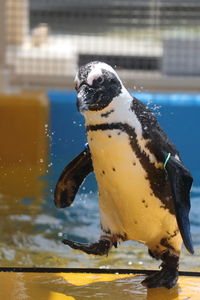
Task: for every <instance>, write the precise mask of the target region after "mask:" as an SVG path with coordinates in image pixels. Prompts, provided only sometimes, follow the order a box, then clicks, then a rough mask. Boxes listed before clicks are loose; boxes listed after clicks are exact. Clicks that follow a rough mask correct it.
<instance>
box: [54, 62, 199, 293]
mask: <svg viewBox="0 0 200 300" xmlns="http://www.w3.org/2000/svg"><path fill="white" fill-rule="evenodd" d="M75 89H76V91H77V108H78V110H79V112H80V113H81V114H83V116H84V118H85V127H86V133H87V140H88V146H87V147H86V148H84V149H83V150H82V152H81V153H80V154H79V155H78V156H77V157H75V158H74V159H73V160H72V162H70V163H69V165H68V166H67V167H66V168H65V169H64V171H63V172H62V174H61V176H60V178H59V180H58V182H57V184H56V188H55V198H54V201H55V204H56V206H57V207H59V208H64V207H67V206H70V205H71V204H72V203H73V201H74V198H75V195H76V193H77V191H78V189H79V187H80V186H81V184H82V182H83V181H84V179H85V177H86V176H87V175H88V174H89V173H91V172H94V173H95V177H96V180H97V184H98V192H99V210H100V226H101V233H100V237H99V240H98V241H97V242H95V243H86V244H84V243H78V242H75V241H71V240H68V239H64V240H63V243H64V244H65V245H68V246H70V247H71V248H73V249H77V250H82V251H83V252H85V253H87V254H94V255H107V254H108V252H109V251H110V249H111V248H112V247H113V246H114V247H117V245H118V243H119V242H123V241H127V240H133V241H138V242H140V243H142V244H144V245H146V246H147V247H148V251H149V254H150V255H151V256H152V257H153V258H155V259H157V260H161V261H162V263H161V266H160V270H159V271H155V272H154V273H153V274H151V275H149V276H148V277H146V278H145V280H144V281H143V282H142V284H143V285H145V286H146V287H148V288H157V287H165V288H168V289H170V288H173V287H174V286H175V285H176V284H177V280H178V267H179V257H180V252H181V247H182V242H183V243H184V245H185V247H186V249H187V250H188V251H189V252H190V253H191V254H193V253H194V249H193V244H192V239H191V233H190V222H189V211H190V189H191V186H192V182H193V178H192V176H191V174H190V172H189V171H188V170H187V169H186V167H185V166H184V165H183V162H182V160H181V158H180V155H179V152H178V151H177V150H176V148H175V146H174V144H173V143H172V142H171V141H170V140H169V138H168V137H167V135H166V133H165V132H164V131H163V130H162V128H161V127H160V125H159V123H158V121H157V120H156V118H155V116H154V114H153V113H152V112H151V110H150V109H148V108H147V107H146V106H145V105H144V104H143V103H142V102H141V101H139V100H138V99H136V98H135V97H133V96H132V95H131V94H130V93H129V92H128V90H127V89H126V88H125V86H124V85H123V83H122V81H121V79H120V78H119V76H118V74H117V73H116V72H115V70H114V69H113V68H112V67H111V66H110V65H108V64H106V63H104V62H99V61H93V62H90V63H88V64H86V65H84V66H82V67H80V69H79V71H78V73H77V75H76V77H75Z"/></svg>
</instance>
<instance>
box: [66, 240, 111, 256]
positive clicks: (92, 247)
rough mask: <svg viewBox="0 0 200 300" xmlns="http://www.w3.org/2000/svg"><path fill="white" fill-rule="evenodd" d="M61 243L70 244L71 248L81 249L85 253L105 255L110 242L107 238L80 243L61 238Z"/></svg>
mask: <svg viewBox="0 0 200 300" xmlns="http://www.w3.org/2000/svg"><path fill="white" fill-rule="evenodd" d="M62 242H63V244H65V245H68V246H70V247H71V248H72V249H76V250H81V251H83V252H85V253H87V254H94V255H106V254H108V252H109V250H110V248H111V247H112V243H111V242H110V241H108V240H99V241H98V242H96V243H91V244H82V243H77V242H74V241H70V240H67V239H65V240H63V241H62Z"/></svg>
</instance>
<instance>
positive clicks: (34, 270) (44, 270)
mask: <svg viewBox="0 0 200 300" xmlns="http://www.w3.org/2000/svg"><path fill="white" fill-rule="evenodd" d="M155 271H156V270H139V269H98V268H37V267H35V268H34V267H33V268H23V267H22V268H21V267H2V268H0V272H14V273H22V272H24V273H91V274H133V275H134V274H139V275H149V274H152V273H153V272H155ZM179 275H180V276H193V277H200V272H192V271H179Z"/></svg>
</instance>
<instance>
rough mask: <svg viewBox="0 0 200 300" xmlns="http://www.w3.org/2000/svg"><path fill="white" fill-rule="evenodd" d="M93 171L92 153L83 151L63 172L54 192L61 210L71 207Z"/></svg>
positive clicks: (55, 201)
mask: <svg viewBox="0 0 200 300" xmlns="http://www.w3.org/2000/svg"><path fill="white" fill-rule="evenodd" d="M92 171H93V166H92V159H91V154H90V151H86V150H83V151H82V152H81V153H80V154H79V155H77V156H76V157H75V158H74V159H73V160H72V161H71V162H70V163H69V164H68V165H67V166H66V167H65V168H64V170H63V172H62V173H61V175H60V178H59V179H58V182H57V184H56V188H55V191H54V203H55V205H56V206H57V207H59V208H64V207H67V206H70V205H71V204H72V202H73V201H74V198H75V196H76V193H77V192H78V189H79V187H80V185H81V184H82V182H83V180H84V179H85V178H86V176H87V175H88V174H89V173H90V172H92Z"/></svg>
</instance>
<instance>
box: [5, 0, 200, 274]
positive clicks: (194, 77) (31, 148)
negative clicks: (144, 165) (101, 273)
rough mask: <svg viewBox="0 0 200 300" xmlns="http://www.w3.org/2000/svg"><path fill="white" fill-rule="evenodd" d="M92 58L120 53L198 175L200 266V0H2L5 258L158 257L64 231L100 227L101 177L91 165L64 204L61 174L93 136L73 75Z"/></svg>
mask: <svg viewBox="0 0 200 300" xmlns="http://www.w3.org/2000/svg"><path fill="white" fill-rule="evenodd" d="M91 60H101V61H104V62H107V63H109V64H111V65H112V66H113V67H114V68H115V69H116V70H117V72H118V73H119V75H120V77H121V78H122V80H123V82H124V84H125V86H126V87H127V88H128V89H129V90H130V92H131V93H133V94H134V95H135V96H136V97H137V98H138V99H140V100H142V101H144V102H145V103H146V104H147V105H148V106H149V107H150V108H151V109H152V110H153V112H154V114H155V115H156V117H157V118H158V119H159V122H160V123H161V125H162V127H163V128H164V129H165V130H166V132H167V133H168V135H169V137H170V138H171V139H172V141H173V142H174V143H175V144H176V145H177V148H178V149H179V150H180V153H181V155H182V158H183V160H184V162H185V165H186V166H187V167H188V168H189V169H190V171H191V172H192V174H193V176H194V185H193V189H192V194H191V195H192V211H191V229H192V235H193V240H194V245H195V250H196V252H195V257H194V256H193V257H192V256H191V255H189V254H187V252H186V250H185V249H184V248H183V254H182V258H181V263H180V269H182V270H198V271H200V221H199V213H200V205H199V201H200V157H199V153H200V133H199V128H200V1H199V0H187V1H186V0H182V1H180V0H138V1H137V0H126V1H119V0H73V1H69V0H57V1H54V0H30V1H29V0H1V2H0V137H1V144H0V232H1V234H0V263H1V266H26V267H28V266H38V267H100V268H113V267H114V268H140V269H141V268H155V267H156V266H157V265H158V263H157V262H154V261H153V260H152V259H151V258H150V257H149V256H148V254H147V249H146V248H145V247H144V246H142V245H139V244H137V243H133V242H127V243H123V244H122V245H120V247H119V248H118V249H113V250H112V252H111V253H110V254H109V256H108V257H105V258H104V257H103V258H98V257H89V256H87V255H85V254H82V253H79V252H76V251H72V250H71V249H69V248H67V247H66V246H64V245H63V244H62V243H61V239H62V238H63V236H65V237H68V238H71V239H74V240H77V241H81V242H88V241H95V240H97V239H98V237H99V214H98V202H97V187H96V183H95V179H94V176H89V178H88V179H87V181H86V182H85V183H84V185H83V186H82V188H81V190H80V192H79V194H78V195H77V198H76V201H75V202H74V205H73V206H72V207H70V208H67V209H63V210H58V209H57V208H56V207H55V206H54V203H53V190H54V187H55V183H56V181H57V179H58V177H59V174H60V173H61V171H62V169H63V168H64V167H65V165H66V164H67V163H68V162H69V161H70V160H71V159H72V158H73V157H74V156H75V155H77V154H78V153H79V152H80V151H81V150H82V149H83V145H84V143H85V141H86V138H85V130H84V121H83V119H82V117H81V116H80V115H79V113H78V112H77V111H76V105H75V101H76V95H75V93H74V76H75V74H76V71H77V69H78V67H79V66H80V65H82V64H85V63H87V62H89V61H91Z"/></svg>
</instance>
